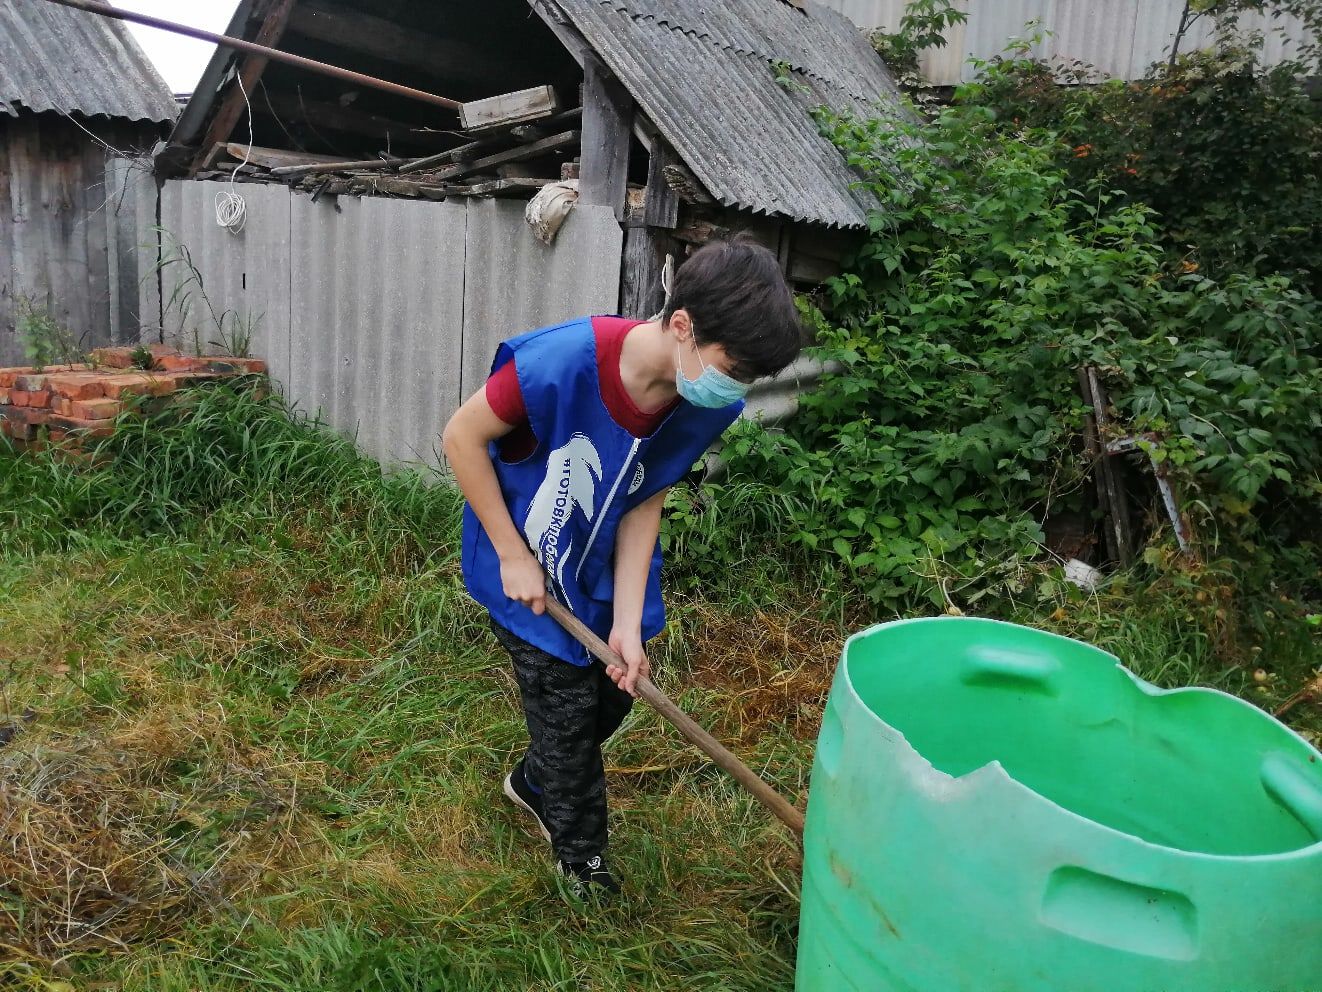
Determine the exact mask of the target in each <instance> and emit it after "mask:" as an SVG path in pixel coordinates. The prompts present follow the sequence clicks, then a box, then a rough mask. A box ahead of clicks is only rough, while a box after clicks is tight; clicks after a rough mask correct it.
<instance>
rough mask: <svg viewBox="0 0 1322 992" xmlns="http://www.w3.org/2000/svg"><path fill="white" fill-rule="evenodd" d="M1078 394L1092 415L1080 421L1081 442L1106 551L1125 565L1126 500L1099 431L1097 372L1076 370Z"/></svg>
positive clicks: (1128, 555)
mask: <svg viewBox="0 0 1322 992" xmlns="http://www.w3.org/2000/svg"><path fill="white" fill-rule="evenodd" d="M1079 392H1080V393H1081V394H1082V396H1083V401H1084V402H1085V403H1087V404H1088V406H1089V407H1090V408H1091V409H1092V412H1091V413H1090V414H1088V415H1087V417H1086V418H1085V420H1084V431H1083V443H1084V450H1085V452H1086V453H1087V456H1088V462H1089V464H1091V465H1092V469H1093V481H1094V483H1095V484H1096V487H1097V505H1098V507H1099V508H1100V509H1101V511H1102V515H1103V525H1104V526H1103V528H1102V530H1103V534H1104V536H1105V538H1106V551H1107V554H1108V555H1109V556H1110V557H1111V560H1112V561H1116V562H1119V563H1120V565H1121V566H1126V565H1128V564H1129V563H1130V561H1131V560H1132V558H1133V547H1134V544H1133V538H1132V536H1131V533H1130V526H1129V500H1128V499H1127V498H1126V496H1125V491H1124V487H1123V486H1122V485H1121V483H1120V478H1119V475H1118V473H1117V472H1116V470H1115V465H1114V463H1113V462H1112V460H1111V457H1110V455H1109V454H1108V452H1107V450H1106V441H1105V439H1104V438H1103V437H1102V429H1103V428H1105V427H1106V424H1107V419H1108V418H1107V415H1106V394H1105V393H1104V392H1103V391H1102V384H1101V381H1100V380H1099V379H1098V378H1097V370H1096V369H1095V368H1093V367H1091V366H1084V367H1083V368H1081V369H1079Z"/></svg>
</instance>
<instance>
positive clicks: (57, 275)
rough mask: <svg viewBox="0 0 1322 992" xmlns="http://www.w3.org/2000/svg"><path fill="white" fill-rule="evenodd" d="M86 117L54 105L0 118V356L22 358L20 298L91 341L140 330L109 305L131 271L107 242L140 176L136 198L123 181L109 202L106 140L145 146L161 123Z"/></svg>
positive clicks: (5, 361) (11, 360) (4, 361)
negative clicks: (81, 122) (138, 124)
mask: <svg viewBox="0 0 1322 992" xmlns="http://www.w3.org/2000/svg"><path fill="white" fill-rule="evenodd" d="M85 126H86V127H87V128H88V130H83V129H82V128H80V127H79V126H78V124H77V123H75V122H74V121H71V120H69V119H67V118H65V117H62V116H60V115H58V114H29V115H24V116H22V117H19V118H0V366H5V365H17V364H22V363H24V362H25V361H26V353H25V348H24V343H23V341H22V340H21V339H20V336H19V333H18V328H17V322H18V306H17V304H18V302H19V301H20V299H23V298H27V299H30V300H32V301H33V303H34V304H35V305H37V306H39V307H44V308H45V309H46V310H47V312H48V313H49V314H50V315H51V316H52V317H53V318H54V319H55V320H56V321H58V322H59V323H60V324H61V325H62V326H63V327H65V328H68V330H69V331H70V332H71V334H72V336H73V338H74V339H75V340H79V341H81V342H83V343H84V345H85V346H86V347H91V346H96V345H101V344H111V343H119V341H120V340H121V339H122V340H125V341H127V340H136V338H137V328H136V327H130V328H125V327H124V326H123V324H124V320H123V315H122V314H120V313H118V312H116V313H113V314H112V295H113V296H115V297H116V298H117V297H118V295H119V292H118V291H119V285H118V284H119V283H122V282H124V281H127V280H129V279H131V278H133V276H131V275H130V274H129V273H128V272H126V271H125V270H124V268H123V267H121V266H119V265H118V264H114V265H112V261H111V246H112V245H116V251H119V246H118V243H117V242H118V240H119V234H118V232H117V231H116V225H115V222H114V216H113V214H114V211H117V210H126V209H128V210H136V191H137V186H136V184H135V185H133V187H132V189H133V192H134V194H135V196H134V198H133V199H132V200H131V201H130V199H128V198H127V196H126V194H125V191H124V190H120V191H118V192H117V194H116V195H115V196H114V197H113V200H114V204H113V205H111V201H112V196H111V194H110V193H109V192H108V187H107V182H106V175H107V161H108V159H110V158H112V156H111V155H110V153H109V152H108V151H107V149H106V147H105V145H103V144H102V143H101V142H105V143H107V144H109V145H111V146H113V147H118V148H128V147H130V146H131V145H133V144H134V143H135V142H136V143H137V144H139V145H147V146H149V145H150V143H151V141H152V140H154V138H155V131H154V128H151V127H150V126H148V127H146V128H135V127H132V126H129V125H107V124H105V123H102V124H99V125H93V124H86V125H85ZM88 131H91V132H92V133H93V134H94V135H95V138H94V137H93V136H92V135H89V133H88ZM98 139H99V140H98ZM117 262H118V259H116V263H117ZM112 272H113V275H114V278H115V281H116V283H117V285H116V287H115V293H114V294H112V287H111V279H112Z"/></svg>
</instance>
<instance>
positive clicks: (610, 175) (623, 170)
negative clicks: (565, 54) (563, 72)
mask: <svg viewBox="0 0 1322 992" xmlns="http://www.w3.org/2000/svg"><path fill="white" fill-rule="evenodd" d="M632 123H633V100H632V99H631V98H630V96H629V93H628V91H627V90H625V88H624V86H623V85H621V83H620V81H619V80H617V79H616V78H615V77H614V76H612V75H611V74H610V72H609V70H607V68H606V66H605V64H604V63H602V61H601V59H600V58H598V57H597V55H596V54H595V53H593V52H591V51H589V52H585V53H584V58H583V163H582V168H581V170H580V173H579V183H578V202H579V203H581V204H584V205H601V206H607V207H610V208H611V209H613V210H614V211H615V219H616V220H619V221H621V222H623V220H624V208H625V199H626V197H627V195H628V191H629V142H630V141H631V140H632V138H633V133H632V128H631V125H632Z"/></svg>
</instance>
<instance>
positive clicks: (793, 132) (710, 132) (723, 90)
mask: <svg viewBox="0 0 1322 992" xmlns="http://www.w3.org/2000/svg"><path fill="white" fill-rule="evenodd" d="M557 2H558V6H559V8H560V10H562V11H563V12H564V13H565V15H566V16H567V17H568V18H569V19H570V20H571V21H572V23H573V25H574V26H575V27H576V28H577V29H578V30H579V31H580V32H581V33H582V34H583V36H584V37H585V38H586V39H587V41H588V43H589V44H591V45H592V47H593V48H594V49H595V50H596V52H597V53H598V55H600V57H601V58H602V59H603V61H605V63H606V64H607V65H608V66H609V67H610V69H611V71H612V72H614V73H615V74H616V75H617V76H618V77H619V78H620V80H621V81H622V82H623V83H624V85H625V86H626V87H627V88H628V90H629V92H630V94H631V95H632V96H633V98H634V99H635V100H636V101H637V102H638V104H639V105H640V106H641V107H642V108H643V110H644V111H645V112H646V113H647V115H648V117H649V118H651V120H652V122H653V123H654V124H655V125H656V126H657V128H658V129H660V131H661V132H662V134H663V135H664V136H665V138H666V140H667V141H669V142H670V143H671V144H672V145H673V146H674V148H675V150H676V151H677V152H678V153H679V154H680V156H681V157H682V158H683V159H684V161H685V163H686V164H687V165H688V167H689V168H690V169H692V170H693V173H694V174H695V175H696V176H697V177H698V178H699V179H700V180H701V181H702V183H703V184H704V185H705V186H706V187H707V189H708V190H709V191H710V192H711V194H712V195H713V196H715V197H716V198H717V199H718V200H720V201H721V202H722V203H724V204H725V205H727V206H734V207H741V208H744V209H748V210H752V211H754V212H756V213H766V214H772V215H778V216H784V217H789V218H792V219H794V220H799V221H805V222H808V223H818V224H827V225H830V226H835V227H861V226H863V225H865V224H866V223H867V214H868V212H869V211H870V210H873V209H875V208H876V207H877V206H878V204H877V202H876V200H875V198H874V197H873V196H872V195H871V194H870V193H868V192H867V191H865V190H862V189H858V188H856V184H857V182H858V176H857V175H856V174H855V173H854V172H853V171H852V170H851V169H850V168H849V167H848V165H847V164H846V162H845V159H844V156H843V155H842V154H841V153H840V151H839V150H838V149H837V148H836V147H835V146H834V145H833V144H832V143H831V142H830V141H829V140H827V139H826V138H824V137H823V136H822V135H821V134H820V133H819V131H818V128H817V125H816V123H815V122H814V121H813V119H812V116H811V110H812V109H813V108H814V107H816V106H820V105H823V104H824V105H826V106H828V107H831V108H832V109H834V110H837V111H846V112H851V113H855V114H869V113H873V114H875V113H876V111H877V107H878V106H880V107H881V108H882V110H883V111H886V112H892V113H896V114H898V113H901V112H902V111H901V110H900V107H901V100H900V96H899V94H898V91H897V89H896V87H895V83H894V81H893V80H892V79H891V77H890V74H889V73H888V72H887V71H886V68H885V66H884V65H883V64H882V61H881V59H880V58H879V57H878V56H877V54H876V52H874V51H873V50H872V48H871V47H870V46H869V45H868V43H867V41H866V39H865V38H864V37H863V36H862V34H861V33H860V32H859V30H858V29H857V28H855V27H854V26H853V25H852V24H850V23H849V22H848V20H846V19H845V18H844V17H843V16H842V15H840V14H838V13H836V12H834V11H831V10H829V9H827V8H825V7H824V6H822V5H821V4H819V3H816V2H812V0H810V2H809V3H808V4H807V7H806V11H805V12H800V11H797V10H795V9H794V8H792V7H790V6H788V5H786V4H783V3H779V2H775V0H727V2H724V3H719V4H718V3H714V2H706V0H666V2H665V3H661V2H659V0H557ZM777 63H779V64H782V65H788V66H789V67H790V68H791V69H792V70H793V79H794V81H795V83H796V84H797V85H795V86H791V87H788V88H787V87H784V86H781V85H780V84H779V83H778V82H777V80H776V72H775V65H776V64H777Z"/></svg>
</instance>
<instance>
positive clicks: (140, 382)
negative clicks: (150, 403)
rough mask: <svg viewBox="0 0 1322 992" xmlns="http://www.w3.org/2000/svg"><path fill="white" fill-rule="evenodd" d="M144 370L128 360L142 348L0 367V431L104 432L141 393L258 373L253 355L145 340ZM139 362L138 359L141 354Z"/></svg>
mask: <svg viewBox="0 0 1322 992" xmlns="http://www.w3.org/2000/svg"><path fill="white" fill-rule="evenodd" d="M149 353H150V355H151V358H152V368H151V369H150V370H147V369H142V368H137V367H135V360H137V361H140V360H141V359H142V358H143V357H144V353H143V352H142V351H140V350H137V349H133V348H102V349H99V350H97V351H94V352H92V354H91V355H90V356H89V364H86V365H51V366H46V367H44V368H42V369H41V370H40V371H37V370H35V369H33V368H31V367H25V368H10V369H0V435H3V436H5V437H7V438H10V439H11V440H12V441H14V442H17V443H18V444H19V445H20V446H28V445H32V444H40V443H42V442H44V441H51V442H72V443H74V444H77V442H79V441H80V440H82V439H83V438H88V437H106V436H108V435H109V434H111V433H112V432H113V430H114V425H115V418H116V417H118V416H119V415H120V413H122V412H123V411H124V409H125V408H126V407H130V406H133V405H135V404H139V403H142V402H143V398H144V397H166V399H165V400H164V402H167V403H168V402H170V400H169V397H171V396H172V395H173V394H174V393H176V392H177V391H179V390H183V389H188V388H189V387H192V386H197V385H199V384H201V383H206V382H216V381H218V380H222V379H226V378H232V377H235V376H243V375H252V374H254V373H264V372H265V371H266V364H265V363H264V362H261V361H258V360H257V359H255V358H230V357H216V358H192V357H188V356H186V355H181V354H180V353H179V352H178V351H176V350H174V349H169V348H164V347H161V346H159V345H153V346H152V347H151V348H150V349H149ZM142 364H146V362H145V361H143V362H142Z"/></svg>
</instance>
